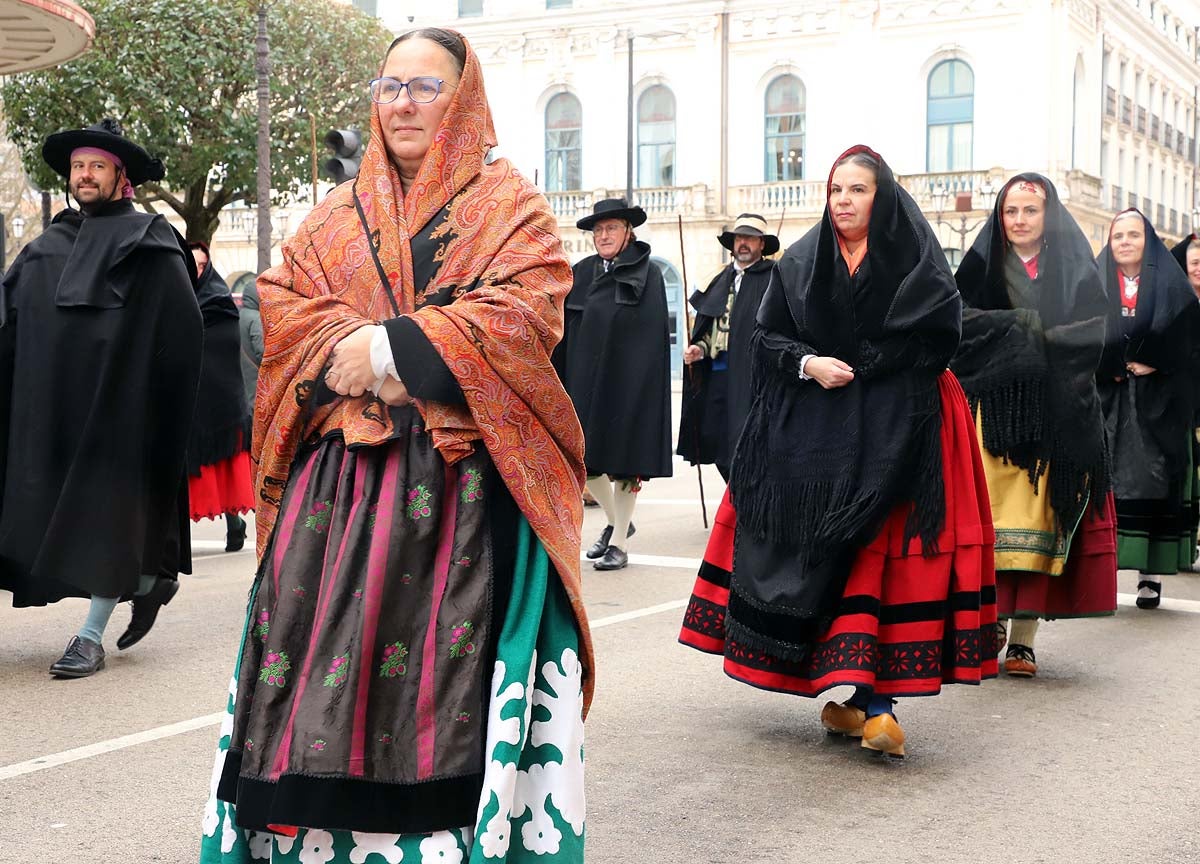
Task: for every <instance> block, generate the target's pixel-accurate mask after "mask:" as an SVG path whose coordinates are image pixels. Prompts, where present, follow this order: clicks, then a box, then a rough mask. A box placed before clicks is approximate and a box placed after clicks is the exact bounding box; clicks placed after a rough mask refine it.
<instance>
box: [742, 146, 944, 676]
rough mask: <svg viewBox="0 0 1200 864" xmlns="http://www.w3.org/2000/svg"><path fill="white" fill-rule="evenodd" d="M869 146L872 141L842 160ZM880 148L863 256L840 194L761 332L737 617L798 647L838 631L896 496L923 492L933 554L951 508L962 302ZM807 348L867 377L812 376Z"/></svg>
mask: <svg viewBox="0 0 1200 864" xmlns="http://www.w3.org/2000/svg"><path fill="white" fill-rule="evenodd" d="M856 152H867V153H871V151H870V150H868V149H867V148H865V147H856V148H853V149H851V150H849V151H847V153H845V154H843V157H839V161H840V159H841V158H844V156H847V155H850V154H851V153H856ZM871 155H874V156H876V158H878V156H877V154H874V153H871ZM879 161H880V170H879V180H878V186H877V191H876V193H875V201H874V205H873V207H872V211H871V219H870V224H869V227H868V238H867V250H868V251H867V256H866V259H865V260H864V262H863V263H862V265H861V266H860V267H859V268H858V270H857V271H856V272H855V273H854V274H851V273H850V272H849V271H848V269H847V266H846V263H845V261H844V260H843V258H842V255H841V253H840V250H839V248H838V243H837V238H836V231H835V229H834V227H833V222H832V219H831V216H830V211H829V206H828V204H826V207H825V213H824V215H823V217H822V219H821V221H820V223H818V224H817V225H816V226H814V227H813V229H812V230H811V231H809V232H808V233H807V234H806V235H805V236H804V237H802V238H801V239H800V240H799V241H797V242H796V243H794V244H793V245H792V246H791V247H790V248H789V249H788V250H787V252H786V253H784V256H783V258H782V259H781V260H780V262H779V279H778V280H776V281H775V283H774V284H773V285H772V286H771V288H770V289H768V291H767V294H766V297H765V298H764V299H763V303H762V307H761V308H760V309H759V313H758V324H759V327H758V329H757V330H756V331H755V334H754V364H755V368H754V386H755V391H756V397H755V401H754V406H753V408H752V409H751V411H750V416H749V418H748V419H747V421H746V428H745V430H744V431H743V433H742V437H741V439H740V440H739V442H738V447H737V452H736V454H735V456H734V461H733V473H732V477H731V484H730V490H731V493H732V496H733V503H734V505H735V507H736V508H737V515H738V525H737V534H736V542H735V547H734V563H733V574H732V577H731V583H730V598H729V619H728V621H727V627H728V632H729V634H730V637H731V638H732V639H734V640H736V641H738V642H740V643H742V644H745V645H748V646H750V647H752V648H757V649H761V650H765V651H768V652H769V653H771V654H773V655H774V656H777V657H781V658H783V659H787V660H796V661H799V660H802V659H803V658H804V657H805V656H806V655H807V653H808V651H809V649H810V647H811V645H812V644H813V643H814V642H815V641H816V640H817V639H818V638H819V637H820V635H821V634H822V633H823V632H824V631H825V630H826V629H828V626H829V623H830V621H831V620H832V619H833V616H834V614H835V611H836V608H837V604H838V602H839V601H840V599H841V596H842V594H843V592H844V590H845V585H846V580H847V578H848V577H849V572H850V568H851V566H852V564H853V561H854V557H855V555H856V554H857V553H858V551H859V550H860V549H861V548H862V547H863V546H865V545H866V544H867V543H868V542H870V540H871V539H872V538H873V537H874V536H875V534H877V533H878V531H879V529H880V528H881V526H882V525H883V522H884V521H885V520H886V519H887V517H888V515H889V514H890V513H891V512H892V511H893V510H894V509H895V508H896V507H897V506H900V505H902V504H903V503H904V502H910V503H911V505H912V507H911V511H910V513H909V517H908V524H907V531H906V534H907V539H908V540H909V541H911V540H913V539H915V538H917V537H919V538H920V541H921V543H920V548H921V549H922V551H923V552H924V553H925V554H933V553H935V552H936V539H937V536H938V534H939V532H940V530H941V528H942V525H943V523H944V521H945V490H944V488H943V484H942V472H941V465H942V454H941V443H940V438H939V435H940V426H941V409H940V401H939V397H938V390H937V378H938V376H939V375H940V374H941V373H942V372H943V371H945V369H946V364H947V363H948V362H949V360H950V357H951V356H953V354H954V351H955V349H956V348H957V346H958V339H959V328H960V319H961V301H960V299H959V296H958V290H957V288H956V287H955V284H954V277H953V276H952V275H951V273H950V268H949V266H948V265H947V263H946V257H945V254H944V253H943V252H942V248H941V246H940V245H939V244H938V242H937V239H936V237H935V236H934V233H933V230H932V229H931V228H930V227H929V223H928V222H926V221H925V218H924V216H922V215H921V211H920V208H918V207H917V205H916V203H915V202H914V201H913V200H912V198H911V197H910V196H909V194H908V193H907V192H906V191H905V190H904V189H902V188H900V186H898V185H897V184H896V181H895V178H894V177H893V175H892V172H891V169H890V168H888V166H887V164H886V163H884V162H883V160H882V159H880V160H879ZM831 177H832V172H831ZM808 354H814V355H818V356H831V357H837V358H839V359H841V360H843V361H845V362H846V363H848V364H849V365H850V366H851V367H852V368H853V369H854V375H855V377H854V380H853V381H852V382H851V383H850V384H848V385H846V386H845V387H840V388H836V389H833V390H825V389H823V388H822V387H821V386H820V385H819V384H818V383H817V382H815V381H804V380H801V379H800V377H799V367H800V361H801V359H802V358H803V357H804V356H805V355H808ZM910 545H911V544H906V550H907V549H908V548H910Z"/></svg>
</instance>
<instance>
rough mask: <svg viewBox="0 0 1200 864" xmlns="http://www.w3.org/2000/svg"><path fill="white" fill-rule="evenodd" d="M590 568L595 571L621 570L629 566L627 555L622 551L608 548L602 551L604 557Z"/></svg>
mask: <svg viewBox="0 0 1200 864" xmlns="http://www.w3.org/2000/svg"><path fill="white" fill-rule="evenodd" d="M592 566H593V567H594V568H595V569H597V570H622V569H624V568H625V567H627V566H629V555H628V554H626V552H625V550H624V549H618V548H617V547H616V546H609V547H608V548H607V549H605V550H604V557H603V558H601V559H600V560H599V561H597V562H596V563H595V564H593V565H592Z"/></svg>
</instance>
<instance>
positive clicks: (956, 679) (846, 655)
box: [679, 372, 998, 697]
mask: <svg viewBox="0 0 1200 864" xmlns="http://www.w3.org/2000/svg"><path fill="white" fill-rule="evenodd" d="M938 392H939V395H940V397H941V404H942V429H941V442H942V476H943V477H944V480H945V490H946V524H945V525H944V527H943V528H942V533H941V534H940V535H939V538H938V550H939V551H938V553H937V554H936V555H932V556H930V557H925V556H923V555H921V554H920V553H919V552H918V551H916V550H918V549H919V544H920V540H914V541H912V546H911V547H910V548H912V549H913V550H914V551H913V554H905V552H906V549H905V544H904V526H905V522H906V520H907V508H906V507H898V508H896V510H895V511H893V513H892V514H891V516H889V517H888V519H887V522H886V523H885V524H884V526H883V528H882V530H881V531H880V532H879V534H878V535H877V536H876V537H875V539H874V540H873V541H871V543H869V544H868V545H867V546H866V547H865V548H864V549H863V550H862V551H861V552H859V554H858V556H857V558H856V559H855V561H854V564H853V567H852V568H851V572H850V578H849V579H848V581H847V583H846V590H845V592H844V593H843V595H842V596H843V601H844V603H845V608H847V609H850V610H853V611H848V612H843V613H841V614H839V615H838V616H837V617H836V618H835V619H834V620H833V623H832V624H831V625H830V627H829V630H828V631H827V632H826V633H825V634H824V635H823V636H822V637H821V639H820V640H819V641H818V643H817V644H816V645H814V646H813V649H812V651H811V652H809V655H808V656H807V657H806V658H805V659H804V660H803V661H800V662H795V661H790V660H784V659H781V658H779V657H774V656H771V655H770V654H768V653H764V652H763V651H761V650H758V649H750V648H747V647H746V646H744V645H740V644H738V643H737V642H736V641H735V640H733V639H730V638H728V637H727V635H726V632H725V614H726V608H727V606H728V601H729V576H730V571H731V569H732V567H733V539H734V533H735V532H736V530H737V516H736V513H735V512H734V509H733V505H732V504H731V503H730V500H729V493H728V491H727V492H726V494H725V498H724V500H722V502H721V506H720V508H719V509H718V511H717V515H716V518H715V523H714V526H713V531H712V534H711V536H710V537H709V540H708V546H707V548H706V549H705V551H704V561H703V563H702V565H701V567H700V573H699V575H698V576H697V578H696V584H695V588H694V589H693V593H692V597H691V601H690V602H689V604H688V607H687V611H686V612H685V614H684V621H683V629H682V631H681V633H680V636H679V641H680V642H682V643H683V644H685V645H690V646H691V647H693V648H696V649H698V650H700V651H705V652H707V653H710V654H720V655H723V656H724V658H725V672H726V674H728V675H729V676H730V677H732V678H735V679H736V680H738V681H742V682H744V683H746V684H750V685H752V686H754V687H759V688H761V689H764V690H773V691H778V692H784V693H794V694H797V695H800V696H816V695H817V694H819V693H821V692H822V691H824V690H826V689H828V688H830V687H836V686H839V685H845V684H849V685H863V686H867V687H871V688H872V689H873V690H874V691H875V692H876V693H878V694H880V695H884V696H892V697H899V696H931V695H934V694H936V693H938V692H940V691H941V688H942V685H943V684H951V683H954V684H978V683H979V682H980V681H981V680H983V679H985V678H994V677H995V676H996V674H997V662H996V655H997V652H998V645H997V635H996V627H995V624H996V571H995V558H994V544H995V532H994V531H993V529H992V517H991V507H990V504H989V501H988V495H987V483H986V479H985V477H984V474H983V464H982V461H981V459H980V456H979V446H978V443H977V441H976V436H975V426H974V421H973V420H972V419H971V412H970V409H969V407H968V405H967V400H966V397H965V396H964V395H963V392H962V388H961V387H960V386H959V384H958V380H957V379H955V377H954V376H953V375H952V374H951V373H950V372H946V373H944V374H943V375H942V376H941V378H939V379H938ZM864 599H865V600H867V601H871V600H874V601H875V602H873V603H872V602H865V603H864V602H863V601H864ZM846 601H849V602H846ZM864 608H871V609H874V610H877V611H873V612H863V611H861V610H862V609H864Z"/></svg>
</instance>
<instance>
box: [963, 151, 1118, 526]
mask: <svg viewBox="0 0 1200 864" xmlns="http://www.w3.org/2000/svg"><path fill="white" fill-rule="evenodd" d="M1020 181H1026V182H1030V183H1036V184H1038V185H1040V186H1041V187H1042V188H1043V189H1045V191H1046V213H1045V222H1044V228H1045V233H1044V234H1043V236H1042V250H1041V252H1040V253H1039V255H1038V275H1037V278H1036V279H1034V280H1032V281H1031V280H1030V279H1029V277H1028V275H1027V274H1026V272H1025V268H1024V265H1022V264H1021V260H1020V258H1018V257H1017V255H1016V253H1015V252H1013V251H1012V250H1011V247H1010V246H1009V244H1008V242H1007V240H1006V239H1005V235H1004V222H1003V218H1002V215H1001V214H1002V213H1003V208H1004V201H1005V198H1006V197H1007V194H1008V190H1009V189H1010V188H1011V187H1012V185H1013V184H1014V183H1017V182H1020ZM955 279H956V281H957V282H958V290H959V291H960V292H961V293H962V298H963V324H962V342H961V343H960V344H959V346H958V353H957V354H955V356H954V360H953V361H952V362H951V364H950V367H951V368H952V369H953V370H954V374H955V375H956V376H958V380H959V382H960V383H961V384H962V386H963V390H964V391H965V392H966V394H967V398H968V399H969V400H970V403H971V409H972V412H973V413H974V412H975V411H976V410H979V411H980V414H981V417H982V425H983V443H984V446H985V447H986V448H987V449H988V451H989V452H990V453H991V454H992V455H993V456H997V457H999V458H1002V459H1004V460H1005V461H1006V462H1011V463H1012V464H1014V465H1017V466H1019V467H1021V468H1024V469H1025V470H1026V471H1027V472H1028V474H1029V482H1030V483H1031V484H1032V485H1033V487H1034V489H1037V484H1038V480H1039V479H1040V478H1041V476H1042V475H1043V474H1045V473H1046V472H1047V471H1049V478H1048V481H1049V482H1048V485H1049V494H1050V504H1051V506H1052V507H1053V508H1054V512H1055V513H1056V514H1058V517H1059V519H1060V521H1061V522H1062V524H1063V525H1065V526H1068V528H1067V530H1068V531H1069V530H1071V527H1070V526H1074V525H1075V524H1076V523H1077V522H1078V521H1079V517H1080V516H1081V515H1082V512H1083V508H1084V507H1085V506H1086V505H1087V503H1088V501H1089V500H1091V501H1093V502H1096V501H1099V500H1100V498H1101V496H1103V495H1104V494H1105V493H1106V492H1107V491H1108V484H1109V478H1108V468H1107V458H1106V448H1105V442H1104V424H1103V418H1102V417H1101V414H1100V397H1099V395H1098V394H1097V392H1096V385H1095V375H1096V367H1097V366H1098V365H1099V363H1100V355H1101V352H1102V351H1103V349H1104V328H1105V310H1106V308H1107V305H1106V302H1105V297H1104V288H1103V286H1102V285H1101V282H1100V273H1099V271H1098V270H1097V269H1096V262H1095V259H1094V258H1093V257H1092V247H1091V245H1090V244H1089V243H1088V241H1087V238H1086V237H1085V236H1084V235H1083V231H1081V230H1080V228H1079V226H1078V225H1077V224H1076V223H1075V220H1074V219H1073V218H1072V217H1071V214H1070V213H1069V212H1067V209H1066V207H1064V206H1063V204H1062V202H1061V201H1060V199H1059V197H1058V190H1056V189H1055V188H1054V184H1053V183H1051V182H1050V181H1049V180H1047V179H1046V178H1045V177H1043V176H1041V175H1040V174H1018V175H1017V176H1016V177H1013V178H1012V179H1011V180H1009V181H1008V183H1007V184H1005V186H1004V189H1003V190H1001V192H1000V195H999V196H997V199H996V207H995V209H994V210H993V211H992V215H991V216H990V217H989V218H988V221H987V223H986V224H985V225H984V226H983V229H982V230H981V231H980V232H979V235H978V236H977V237H976V238H975V242H974V244H972V246H971V249H970V250H969V251H968V252H967V254H966V255H965V256H964V257H963V260H962V263H961V264H959V266H958V272H957V273H956V274H955ZM1031 295H1032V296H1031ZM1033 297H1036V300H1034V299H1033ZM1031 301H1032V302H1031Z"/></svg>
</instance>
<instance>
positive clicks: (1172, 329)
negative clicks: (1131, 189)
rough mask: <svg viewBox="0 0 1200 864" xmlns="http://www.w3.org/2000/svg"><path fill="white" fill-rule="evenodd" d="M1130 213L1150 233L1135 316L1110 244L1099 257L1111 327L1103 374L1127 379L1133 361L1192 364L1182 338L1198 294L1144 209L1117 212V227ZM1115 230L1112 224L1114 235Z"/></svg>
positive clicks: (1171, 367) (1172, 366)
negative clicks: (1127, 309)
mask: <svg viewBox="0 0 1200 864" xmlns="http://www.w3.org/2000/svg"><path fill="white" fill-rule="evenodd" d="M1127 213H1136V214H1137V215H1138V216H1139V217H1140V218H1141V220H1142V226H1143V229H1144V231H1145V235H1146V246H1145V250H1144V251H1143V253H1142V271H1141V277H1140V280H1139V282H1138V296H1137V306H1136V309H1135V314H1134V316H1133V317H1132V318H1127V317H1125V316H1123V315H1122V314H1121V279H1120V277H1119V275H1118V271H1117V262H1116V260H1115V259H1114V258H1113V254H1112V249H1111V244H1105V246H1104V248H1103V249H1101V250H1100V254H1099V255H1098V256H1096V264H1097V266H1098V267H1099V268H1100V280H1101V282H1102V283H1103V285H1104V292H1105V294H1106V295H1107V298H1108V331H1107V336H1106V346H1105V351H1104V359H1103V361H1102V363H1101V368H1100V373H1099V374H1100V375H1101V376H1106V375H1107V376H1112V377H1123V376H1124V375H1125V364H1126V363H1127V362H1129V361H1136V362H1139V363H1145V364H1146V365H1147V366H1153V367H1154V368H1155V369H1159V370H1162V371H1166V372H1172V371H1175V370H1177V369H1181V368H1183V366H1184V364H1185V363H1186V362H1187V359H1186V350H1187V348H1188V346H1187V345H1186V344H1184V343H1185V342H1186V340H1183V341H1182V342H1181V340H1180V339H1179V338H1177V337H1178V335H1179V333H1180V330H1181V328H1183V329H1186V328H1187V326H1188V320H1189V319H1190V318H1191V313H1192V312H1193V311H1194V308H1195V306H1196V295H1195V294H1194V293H1193V292H1192V287H1191V283H1189V282H1188V278H1187V273H1186V272H1185V271H1184V268H1183V267H1180V266H1179V263H1178V261H1177V260H1176V258H1175V257H1174V256H1173V255H1172V254H1171V252H1170V250H1168V249H1167V247H1166V244H1164V243H1163V242H1162V240H1161V239H1159V236H1158V233H1157V232H1156V231H1155V230H1154V226H1153V225H1151V224H1150V220H1149V219H1147V218H1146V217H1145V215H1144V214H1143V213H1142V212H1141V211H1140V210H1137V209H1136V208H1130V209H1128V210H1125V211H1122V212H1121V213H1118V214H1117V216H1116V218H1114V219H1113V225H1115V224H1116V222H1117V220H1118V219H1121V218H1122V217H1123V216H1125V214H1127ZM1111 233H1112V228H1111V226H1110V228H1109V234H1110V236H1111ZM1181 350H1182V351H1183V353H1181Z"/></svg>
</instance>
